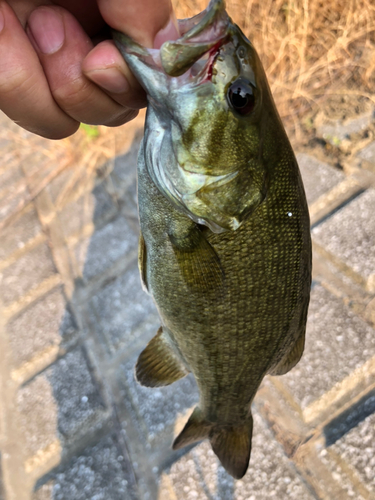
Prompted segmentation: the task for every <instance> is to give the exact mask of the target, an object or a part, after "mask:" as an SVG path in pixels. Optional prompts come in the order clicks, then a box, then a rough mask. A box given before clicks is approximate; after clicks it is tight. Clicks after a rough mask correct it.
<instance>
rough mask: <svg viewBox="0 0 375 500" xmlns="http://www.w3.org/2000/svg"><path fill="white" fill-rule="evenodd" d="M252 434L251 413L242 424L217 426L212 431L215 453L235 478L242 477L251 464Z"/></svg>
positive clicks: (211, 436) (211, 440)
mask: <svg viewBox="0 0 375 500" xmlns="http://www.w3.org/2000/svg"><path fill="white" fill-rule="evenodd" d="M252 434H253V417H252V416H251V415H250V416H249V417H248V419H247V420H246V421H245V422H243V423H242V424H241V425H237V426H234V425H231V426H222V425H221V426H217V427H214V428H213V429H212V431H211V433H210V442H211V446H212V449H213V451H214V453H215V454H216V455H217V457H218V458H219V460H220V462H221V464H222V466H223V467H224V468H225V469H226V471H227V472H229V474H231V475H232V476H233V477H234V478H235V479H241V478H242V477H243V476H244V475H245V473H246V471H247V468H248V466H249V461H250V453H251V437H252Z"/></svg>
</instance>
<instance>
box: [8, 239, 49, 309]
mask: <svg viewBox="0 0 375 500" xmlns="http://www.w3.org/2000/svg"><path fill="white" fill-rule="evenodd" d="M54 273H56V269H55V266H54V264H53V261H52V256H51V251H50V249H49V248H48V245H47V244H46V243H43V244H41V245H39V246H38V247H36V248H33V249H32V250H30V251H29V252H28V253H27V254H25V255H23V256H22V257H20V258H19V259H18V260H17V261H16V262H15V263H14V264H12V265H10V266H9V267H7V268H6V269H4V270H3V271H2V273H0V299H2V300H3V302H4V304H5V305H8V304H9V303H11V302H13V301H15V300H18V299H20V298H21V297H22V296H23V295H24V294H25V293H27V292H29V291H30V290H31V289H32V288H35V287H36V286H37V285H39V284H40V283H41V282H42V281H43V280H45V279H47V278H49V277H50V276H52V274H54Z"/></svg>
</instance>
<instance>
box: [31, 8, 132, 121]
mask: <svg viewBox="0 0 375 500" xmlns="http://www.w3.org/2000/svg"><path fill="white" fill-rule="evenodd" d="M27 32H28V34H29V36H30V38H31V39H32V41H33V44H34V46H35V49H36V51H37V53H38V55H39V59H40V61H41V64H42V66H43V69H44V72H45V74H46V76H47V80H48V83H49V87H50V89H51V92H52V95H53V97H54V99H55V100H56V102H57V103H58V105H59V106H60V107H61V109H62V110H63V111H65V113H66V114H68V115H69V116H71V117H72V118H73V119H75V120H77V121H82V122H84V123H89V124H92V125H98V124H101V125H113V124H118V123H120V122H121V123H123V122H124V121H127V120H128V116H129V110H128V109H124V107H123V106H121V105H120V104H118V103H116V102H115V101H114V100H113V99H112V98H111V97H109V96H108V95H107V94H106V93H105V92H104V91H103V90H101V89H99V88H98V87H97V85H95V84H94V83H92V82H91V81H90V80H89V79H88V78H87V77H86V76H85V75H84V74H83V72H82V61H83V59H84V58H85V56H86V55H87V54H88V53H89V52H90V50H91V49H92V48H93V46H92V43H91V40H90V39H89V37H88V36H87V35H86V33H85V32H84V31H83V29H82V27H81V26H80V25H79V23H78V21H77V20H76V19H75V18H74V17H73V16H72V15H71V14H70V13H69V12H67V11H66V10H64V9H62V8H60V7H40V8H38V9H36V10H35V11H33V12H32V14H31V15H30V18H29V20H28V28H27Z"/></svg>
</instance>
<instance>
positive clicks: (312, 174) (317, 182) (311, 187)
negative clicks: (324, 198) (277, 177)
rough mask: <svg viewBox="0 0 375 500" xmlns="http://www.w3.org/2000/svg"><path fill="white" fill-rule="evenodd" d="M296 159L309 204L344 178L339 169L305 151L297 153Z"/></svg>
mask: <svg viewBox="0 0 375 500" xmlns="http://www.w3.org/2000/svg"><path fill="white" fill-rule="evenodd" d="M297 161H298V165H299V168H300V171H301V175H302V179H303V183H304V186H305V191H306V198H307V202H308V203H309V204H311V203H313V202H314V201H315V200H317V199H318V198H319V196H321V195H322V194H324V193H326V192H327V191H329V190H330V189H332V188H333V187H334V186H335V185H336V184H338V183H339V182H341V181H342V180H344V178H345V176H344V174H343V173H342V172H340V171H339V170H337V169H335V168H333V167H331V166H330V165H328V164H327V163H323V162H321V161H319V160H317V159H316V158H314V157H313V156H310V155H307V154H305V153H299V154H298V155H297Z"/></svg>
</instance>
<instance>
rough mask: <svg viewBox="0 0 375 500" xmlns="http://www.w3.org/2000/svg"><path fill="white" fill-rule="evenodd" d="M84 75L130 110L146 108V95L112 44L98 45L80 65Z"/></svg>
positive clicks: (108, 42) (109, 42) (105, 42)
mask: <svg viewBox="0 0 375 500" xmlns="http://www.w3.org/2000/svg"><path fill="white" fill-rule="evenodd" d="M82 70H83V72H84V73H85V75H86V76H87V77H88V78H90V79H91V80H92V81H94V82H95V83H96V84H97V85H100V87H102V88H103V89H105V90H106V91H107V92H108V93H109V95H110V96H111V97H112V99H114V100H115V101H116V102H118V103H120V104H122V105H123V106H126V107H128V108H132V109H140V108H143V107H145V106H146V104H147V100H146V93H145V91H144V90H143V89H142V87H141V86H140V85H139V83H138V81H137V80H136V79H135V78H134V76H133V74H132V73H131V72H130V70H129V68H128V66H127V65H126V63H125V61H124V58H123V57H122V56H121V54H120V52H119V51H118V50H117V48H116V47H115V45H114V43H113V42H112V41H110V40H106V41H104V42H101V43H100V44H98V45H97V46H96V47H94V49H93V50H92V51H91V52H90V53H89V54H88V56H87V57H86V59H85V60H84V61H83V63H82Z"/></svg>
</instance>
